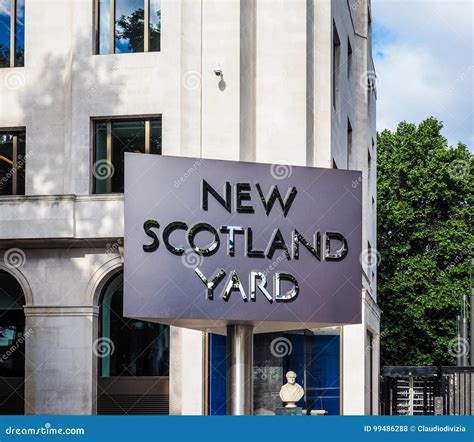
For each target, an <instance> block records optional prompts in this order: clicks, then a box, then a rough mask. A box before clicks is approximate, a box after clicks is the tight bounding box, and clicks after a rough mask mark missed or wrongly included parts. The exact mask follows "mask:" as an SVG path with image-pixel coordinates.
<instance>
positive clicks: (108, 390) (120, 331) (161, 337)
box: [94, 273, 170, 415]
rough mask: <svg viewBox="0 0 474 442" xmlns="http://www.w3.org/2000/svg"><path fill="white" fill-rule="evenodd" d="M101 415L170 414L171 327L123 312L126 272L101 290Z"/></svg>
mask: <svg viewBox="0 0 474 442" xmlns="http://www.w3.org/2000/svg"><path fill="white" fill-rule="evenodd" d="M99 332H100V338H99V340H98V341H97V343H96V345H95V346H94V347H95V348H94V351H95V352H96V354H97V355H98V356H99V358H98V369H99V379H98V391H97V393H98V395H97V414H122V415H123V414H168V413H169V350H170V331H169V326H167V325H162V324H157V323H154V322H148V321H141V320H139V319H130V318H125V317H124V316H123V274H122V273H119V274H117V275H116V276H114V277H112V278H111V279H110V281H108V283H107V284H106V286H105V287H104V289H103V291H102V294H101V303H100V316H99Z"/></svg>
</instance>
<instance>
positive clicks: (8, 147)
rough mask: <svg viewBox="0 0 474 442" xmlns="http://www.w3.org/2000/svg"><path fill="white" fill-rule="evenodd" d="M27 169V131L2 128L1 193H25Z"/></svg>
mask: <svg viewBox="0 0 474 442" xmlns="http://www.w3.org/2000/svg"><path fill="white" fill-rule="evenodd" d="M25 170H26V156H25V131H24V130H17V131H15V130H12V131H1V130H0V195H24V194H25Z"/></svg>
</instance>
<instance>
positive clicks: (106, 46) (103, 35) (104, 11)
mask: <svg viewBox="0 0 474 442" xmlns="http://www.w3.org/2000/svg"><path fill="white" fill-rule="evenodd" d="M97 13H98V14H99V18H98V22H99V29H98V38H99V44H98V52H99V54H109V53H110V52H111V51H110V0H99V4H98V12H97Z"/></svg>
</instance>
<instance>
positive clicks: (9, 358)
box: [0, 270, 31, 415]
mask: <svg viewBox="0 0 474 442" xmlns="http://www.w3.org/2000/svg"><path fill="white" fill-rule="evenodd" d="M25 304H26V302H25V297H24V295H23V290H22V288H21V286H20V284H19V283H18V281H17V280H16V279H15V277H13V276H12V275H11V274H10V273H7V272H5V271H3V270H0V354H1V355H2V360H1V362H0V391H1V395H2V396H1V400H0V415H4V414H24V412H25V406H24V405H25V400H24V397H25V386H24V384H25V341H26V339H28V338H29V336H30V334H31V328H29V329H28V330H26V331H25V314H24V312H23V306H24V305H25Z"/></svg>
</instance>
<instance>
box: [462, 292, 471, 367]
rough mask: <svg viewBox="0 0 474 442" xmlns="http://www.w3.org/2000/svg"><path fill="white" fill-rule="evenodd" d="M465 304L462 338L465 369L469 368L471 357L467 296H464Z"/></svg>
mask: <svg viewBox="0 0 474 442" xmlns="http://www.w3.org/2000/svg"><path fill="white" fill-rule="evenodd" d="M462 302H463V309H462V310H463V311H462V318H461V337H462V348H463V351H462V357H461V364H462V366H463V367H467V361H468V357H469V347H468V344H467V343H468V341H469V336H468V334H467V311H466V310H467V309H466V303H467V296H463V299H462Z"/></svg>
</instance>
